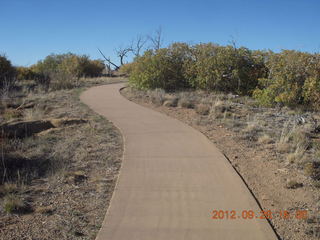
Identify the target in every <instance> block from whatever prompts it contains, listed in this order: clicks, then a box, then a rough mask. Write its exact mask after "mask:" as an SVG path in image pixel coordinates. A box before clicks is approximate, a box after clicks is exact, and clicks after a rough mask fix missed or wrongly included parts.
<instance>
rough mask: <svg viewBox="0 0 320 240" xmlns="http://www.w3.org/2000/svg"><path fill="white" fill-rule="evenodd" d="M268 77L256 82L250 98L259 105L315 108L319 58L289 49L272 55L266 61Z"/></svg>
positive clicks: (319, 84)
mask: <svg viewBox="0 0 320 240" xmlns="http://www.w3.org/2000/svg"><path fill="white" fill-rule="evenodd" d="M266 66H267V68H268V76H267V77H266V78H260V79H259V87H258V88H257V89H256V90H255V91H254V94H253V95H254V97H255V98H256V99H258V100H259V102H260V103H261V104H262V105H265V106H273V105H275V104H281V105H287V106H297V105H301V104H312V105H313V106H318V105H319V103H320V102H319V100H320V98H319V97H320V80H319V79H320V56H319V55H318V54H309V53H304V52H299V51H293V50H284V51H282V52H281V53H276V54H272V55H270V56H269V57H268V59H267V61H266Z"/></svg>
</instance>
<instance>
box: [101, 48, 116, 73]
mask: <svg viewBox="0 0 320 240" xmlns="http://www.w3.org/2000/svg"><path fill="white" fill-rule="evenodd" d="M98 51H99V52H100V54H101V55H102V57H103V58H104V59H105V60H106V61H107V62H108V63H109V64H111V65H112V66H114V67H115V70H118V69H119V66H118V65H116V64H114V63H113V62H111V60H110V58H106V56H105V55H104V54H103V53H102V52H101V50H100V49H99V48H98Z"/></svg>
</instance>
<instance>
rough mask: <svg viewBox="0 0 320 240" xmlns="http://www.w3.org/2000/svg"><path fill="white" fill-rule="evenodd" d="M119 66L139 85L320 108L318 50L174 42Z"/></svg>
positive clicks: (268, 104) (265, 102) (319, 58)
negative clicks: (280, 50) (261, 49)
mask: <svg viewBox="0 0 320 240" xmlns="http://www.w3.org/2000/svg"><path fill="white" fill-rule="evenodd" d="M121 70H122V71H123V72H125V73H127V74H129V75H130V80H129V82H130V84H131V85H132V86H134V87H136V88H140V89H154V88H162V89H165V90H169V91H172V90H177V89H181V88H193V89H203V90H206V91H219V92H226V93H234V94H239V95H249V96H253V97H254V98H256V99H258V100H259V102H260V103H261V104H262V105H265V106H274V105H277V104H278V105H287V106H297V105H308V106H312V107H314V108H318V109H319V107H320V54H311V53H305V52H299V51H294V50H283V51H282V52H280V53H274V52H272V51H257V50H249V49H247V48H245V47H240V48H237V47H235V46H219V45H217V44H213V43H205V44H196V45H189V44H186V43H173V44H171V45H170V46H169V47H167V48H161V49H158V50H147V51H145V52H144V54H143V55H142V56H138V57H136V58H135V60H134V62H132V63H130V64H126V65H124V66H123V67H122V68H121Z"/></svg>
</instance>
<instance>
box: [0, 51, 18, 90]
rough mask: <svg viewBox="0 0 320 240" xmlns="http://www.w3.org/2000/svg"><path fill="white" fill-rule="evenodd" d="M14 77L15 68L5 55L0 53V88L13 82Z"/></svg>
mask: <svg viewBox="0 0 320 240" xmlns="http://www.w3.org/2000/svg"><path fill="white" fill-rule="evenodd" d="M15 78H16V70H15V68H14V66H12V64H11V62H10V60H8V58H7V57H6V56H5V55H0V88H1V89H2V88H4V87H8V86H11V85H12V84H13V82H14V81H15Z"/></svg>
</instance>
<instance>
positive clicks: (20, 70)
mask: <svg viewBox="0 0 320 240" xmlns="http://www.w3.org/2000/svg"><path fill="white" fill-rule="evenodd" d="M16 70H17V79H18V80H34V79H35V77H36V74H35V72H34V71H33V69H32V68H31V67H17V68H16Z"/></svg>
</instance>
